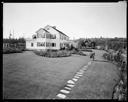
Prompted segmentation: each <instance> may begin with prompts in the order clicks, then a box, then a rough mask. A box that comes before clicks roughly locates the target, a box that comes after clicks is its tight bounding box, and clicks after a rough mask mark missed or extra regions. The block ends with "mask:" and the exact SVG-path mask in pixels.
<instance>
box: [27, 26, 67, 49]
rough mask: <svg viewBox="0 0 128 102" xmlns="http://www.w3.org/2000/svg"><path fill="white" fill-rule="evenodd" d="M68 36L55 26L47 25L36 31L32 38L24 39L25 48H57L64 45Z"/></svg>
mask: <svg viewBox="0 0 128 102" xmlns="http://www.w3.org/2000/svg"><path fill="white" fill-rule="evenodd" d="M68 41H69V37H68V36H67V35H66V34H64V33H63V32H61V31H59V30H58V29H56V27H55V26H49V25H47V26H46V27H44V28H40V29H39V30H37V31H36V35H33V38H32V39H26V49H28V50H36V49H37V50H38V49H39V50H40V49H42V50H47V49H54V50H59V49H61V48H64V47H66V45H67V44H68Z"/></svg>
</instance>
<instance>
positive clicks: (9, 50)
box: [3, 47, 23, 54]
mask: <svg viewBox="0 0 128 102" xmlns="http://www.w3.org/2000/svg"><path fill="white" fill-rule="evenodd" d="M22 51H23V50H22V49H19V48H11V47H9V48H4V49H3V54H9V53H21V52H22Z"/></svg>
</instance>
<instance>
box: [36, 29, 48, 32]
mask: <svg viewBox="0 0 128 102" xmlns="http://www.w3.org/2000/svg"><path fill="white" fill-rule="evenodd" d="M41 29H42V30H44V31H45V32H47V33H50V32H48V31H47V30H46V29H44V28H40V29H38V30H37V31H36V33H37V32H38V31H40V30H41Z"/></svg>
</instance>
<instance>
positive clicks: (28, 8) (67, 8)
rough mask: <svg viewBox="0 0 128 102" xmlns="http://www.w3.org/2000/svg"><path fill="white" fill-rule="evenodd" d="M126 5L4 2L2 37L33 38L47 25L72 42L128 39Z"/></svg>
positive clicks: (123, 3) (118, 3) (124, 3)
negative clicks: (111, 38) (53, 27)
mask: <svg viewBox="0 0 128 102" xmlns="http://www.w3.org/2000/svg"><path fill="white" fill-rule="evenodd" d="M126 6H127V4H126V2H117V3H4V5H3V37H4V38H7V37H9V33H10V30H11V32H12V33H13V30H14V36H15V37H16V38H18V37H22V36H24V37H25V38H28V37H29V38H31V36H32V34H35V32H36V31H37V30H38V29H39V28H41V27H42V28H43V27H45V26H46V25H51V26H56V28H57V29H58V30H60V31H62V32H63V33H65V34H66V35H68V36H69V37H70V38H71V39H73V38H75V39H77V38H86V37H87V38H91V37H93V38H94V37H100V36H102V37H126Z"/></svg>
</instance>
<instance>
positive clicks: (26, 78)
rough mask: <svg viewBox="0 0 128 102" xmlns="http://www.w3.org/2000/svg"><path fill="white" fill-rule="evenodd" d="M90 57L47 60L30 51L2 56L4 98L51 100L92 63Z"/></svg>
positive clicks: (77, 56) (73, 56) (76, 56)
mask: <svg viewBox="0 0 128 102" xmlns="http://www.w3.org/2000/svg"><path fill="white" fill-rule="evenodd" d="M89 60H90V59H89V57H88V56H80V55H72V56H70V57H63V58H47V57H41V56H38V55H36V54H34V53H33V52H31V51H25V52H23V53H15V54H3V96H4V98H5V99H51V98H54V97H55V96H56V94H58V92H59V90H60V89H62V88H63V86H64V85H65V84H66V81H67V80H68V79H71V78H72V77H73V76H74V74H75V72H76V71H77V70H79V69H80V68H81V67H82V66H84V65H85V64H87V62H88V61H89Z"/></svg>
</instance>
